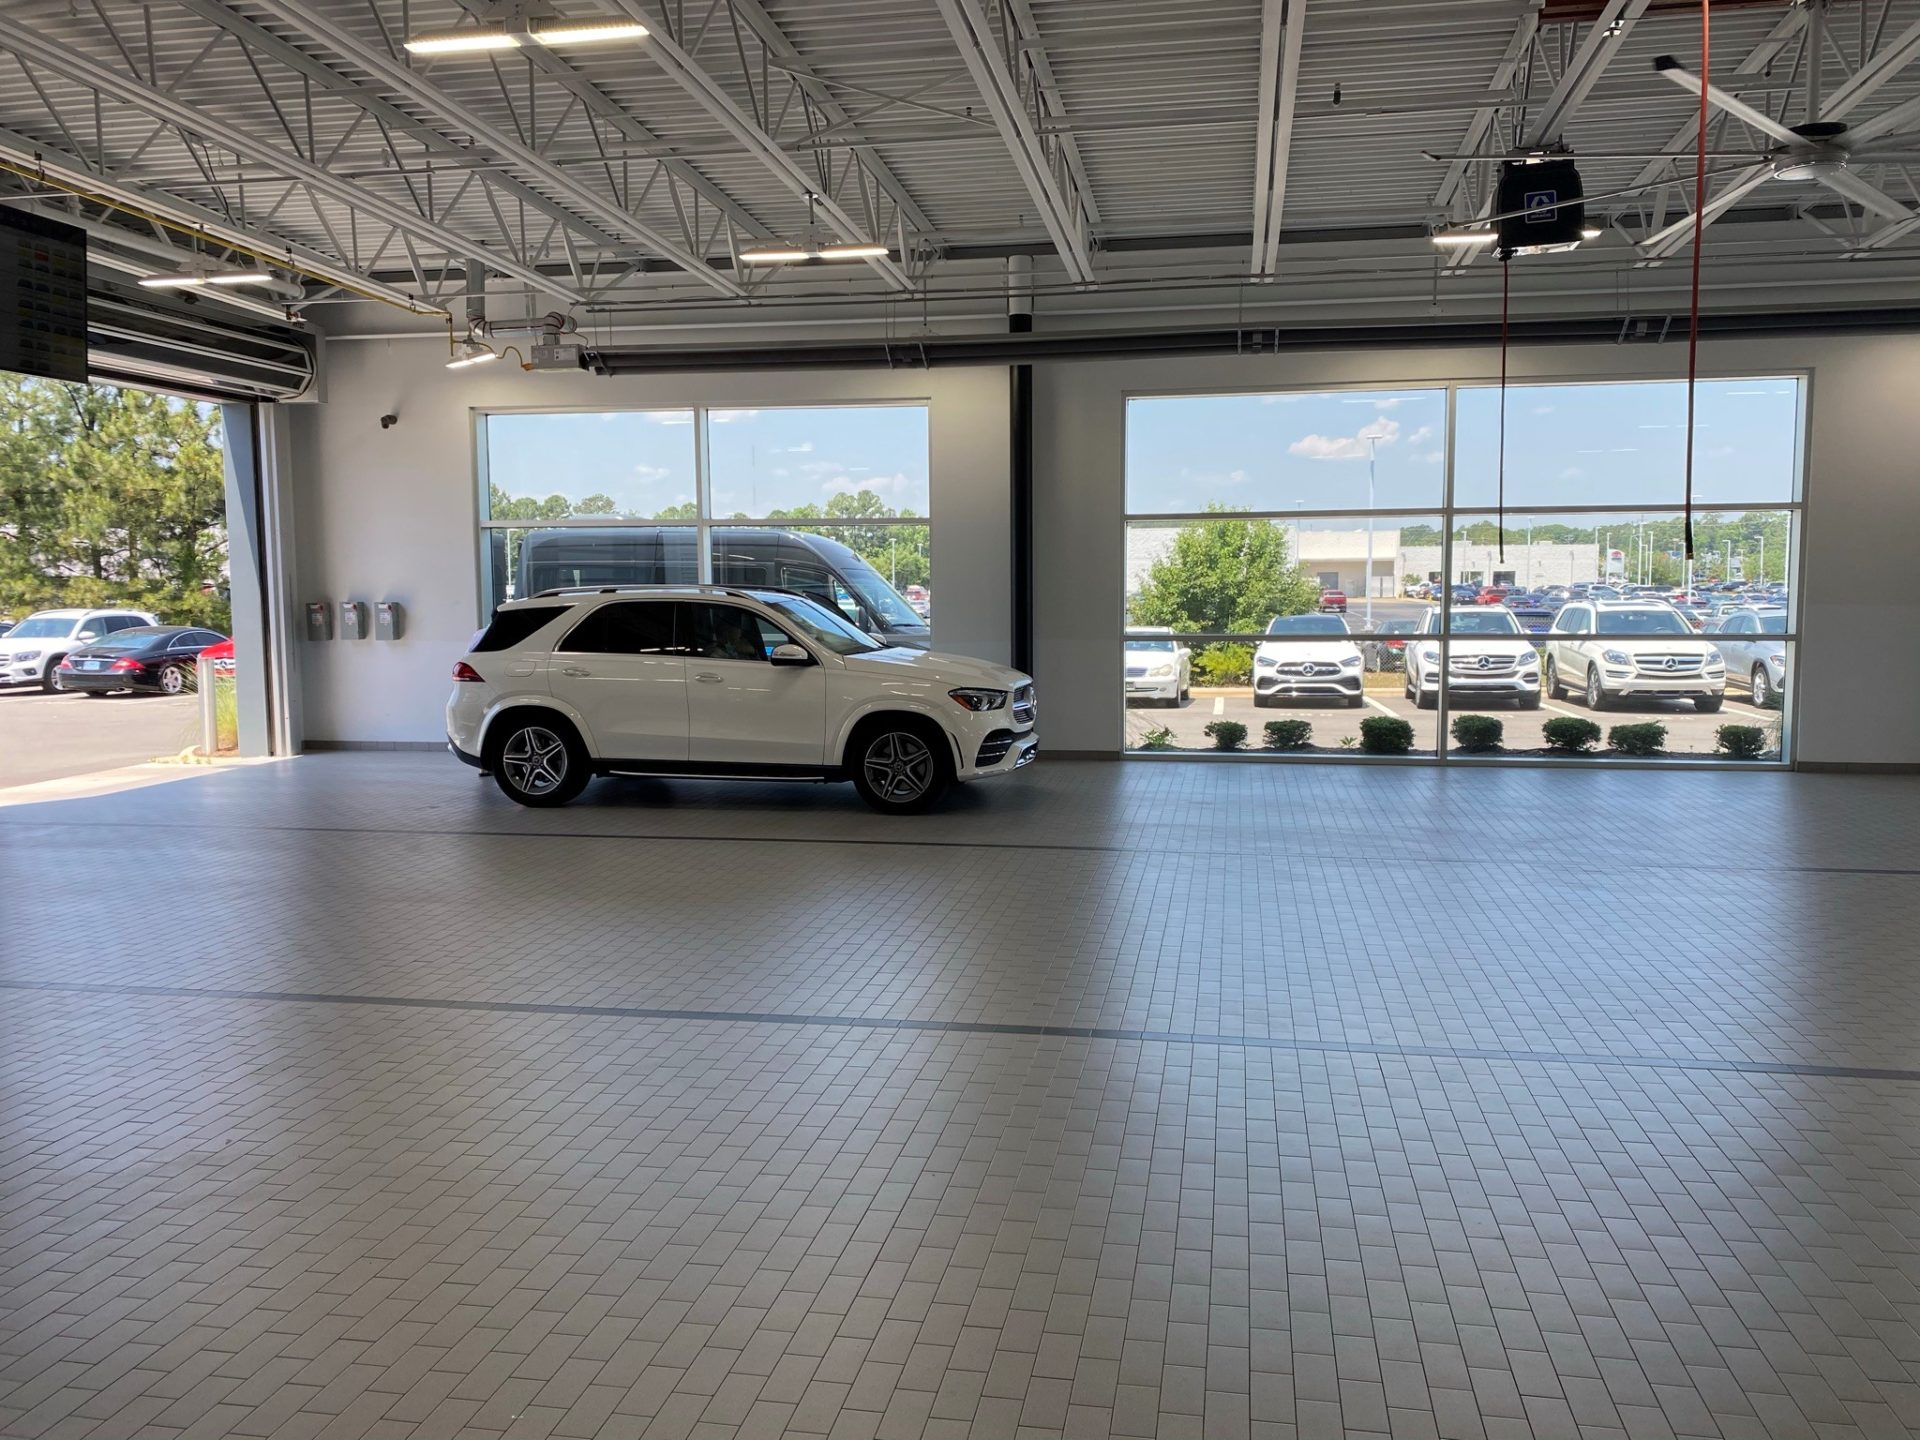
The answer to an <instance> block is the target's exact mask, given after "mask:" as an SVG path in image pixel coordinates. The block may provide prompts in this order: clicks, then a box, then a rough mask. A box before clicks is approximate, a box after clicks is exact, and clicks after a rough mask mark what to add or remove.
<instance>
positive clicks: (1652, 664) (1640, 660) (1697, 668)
mask: <svg viewBox="0 0 1920 1440" xmlns="http://www.w3.org/2000/svg"><path fill="white" fill-rule="evenodd" d="M1706 663H1707V662H1706V660H1705V658H1704V657H1702V656H1699V655H1636V656H1634V657H1633V668H1634V670H1635V671H1636V672H1637V673H1639V674H1641V675H1645V676H1647V677H1649V678H1651V679H1661V678H1664V677H1666V676H1669V675H1698V674H1699V673H1700V672H1701V671H1702V670H1703V669H1705V668H1706Z"/></svg>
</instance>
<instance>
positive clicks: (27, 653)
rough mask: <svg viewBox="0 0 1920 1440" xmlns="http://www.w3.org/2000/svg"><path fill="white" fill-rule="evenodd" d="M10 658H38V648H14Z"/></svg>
mask: <svg viewBox="0 0 1920 1440" xmlns="http://www.w3.org/2000/svg"><path fill="white" fill-rule="evenodd" d="M11 658H12V659H15V660H38V659H39V658H40V652H39V651H38V650H16V651H14V652H13V655H12V657H11Z"/></svg>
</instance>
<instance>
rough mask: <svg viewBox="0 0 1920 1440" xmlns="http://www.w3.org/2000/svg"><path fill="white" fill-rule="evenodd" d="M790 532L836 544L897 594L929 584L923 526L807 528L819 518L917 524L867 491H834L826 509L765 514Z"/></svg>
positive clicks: (906, 512) (817, 507)
mask: <svg viewBox="0 0 1920 1440" xmlns="http://www.w3.org/2000/svg"><path fill="white" fill-rule="evenodd" d="M767 518H768V519H769V520H777V521H780V522H783V524H784V525H785V526H786V527H787V528H789V529H795V530H802V531H805V532H806V533H807V534H810V535H823V536H825V537H826V538H827V539H829V540H838V541H839V542H840V543H841V544H842V545H845V546H846V547H847V548H848V549H850V550H852V551H853V552H854V554H856V555H858V556H859V557H860V558H861V559H863V560H865V561H866V562H867V563H868V564H869V565H871V566H873V568H874V569H875V570H878V571H879V572H880V574H881V575H883V576H884V577H885V578H886V579H887V581H888V582H889V583H890V584H891V585H893V587H894V588H895V589H896V590H904V589H905V588H906V587H907V586H909V585H929V586H930V584H931V580H930V573H931V560H932V556H931V554H930V539H931V536H930V533H929V530H928V528H927V526H925V525H924V524H921V525H880V524H873V525H810V524H808V523H807V522H808V521H817V520H874V521H879V520H896V519H897V520H918V519H919V518H920V517H919V516H918V515H916V514H915V513H914V512H913V511H912V510H895V509H892V508H891V507H889V506H888V504H887V502H886V501H884V500H882V499H881V498H880V497H879V496H878V495H876V494H874V493H873V491H871V490H857V491H846V490H842V491H838V492H836V493H835V494H834V495H833V496H832V497H831V498H829V499H828V501H827V503H826V505H825V506H821V505H818V504H815V503H811V502H810V503H808V504H805V505H795V506H792V507H791V508H789V509H786V510H774V511H771V512H769V514H768V516H767Z"/></svg>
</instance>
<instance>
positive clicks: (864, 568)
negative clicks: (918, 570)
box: [833, 547, 927, 630]
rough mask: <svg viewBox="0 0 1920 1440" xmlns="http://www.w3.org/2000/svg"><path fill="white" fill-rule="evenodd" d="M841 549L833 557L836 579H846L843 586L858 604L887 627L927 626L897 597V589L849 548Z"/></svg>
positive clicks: (911, 627)
mask: <svg viewBox="0 0 1920 1440" xmlns="http://www.w3.org/2000/svg"><path fill="white" fill-rule="evenodd" d="M842 551H843V553H841V554H839V555H836V556H834V557H833V565H834V568H835V569H837V570H838V571H839V572H840V578H841V579H842V580H844V581H846V582H847V588H848V589H849V590H851V591H853V593H854V594H855V595H858V596H859V597H860V603H861V604H862V605H864V606H866V607H867V613H868V614H870V615H872V616H873V618H874V619H875V620H878V621H879V622H880V623H881V624H883V625H885V626H886V627H887V629H889V630H925V629H926V628H927V622H926V621H924V620H922V619H921V618H920V612H919V611H917V610H915V609H914V608H913V607H912V606H911V605H909V604H908V603H907V602H906V601H905V600H903V599H901V598H900V592H899V591H897V590H895V589H894V588H893V587H892V586H891V585H889V584H888V583H887V582H886V580H885V579H884V578H883V577H882V576H881V574H880V572H879V571H878V570H876V569H874V568H873V566H871V565H869V564H868V563H867V562H866V561H865V560H863V559H861V558H860V556H859V555H857V554H856V553H855V552H853V551H852V550H847V549H845V548H844V547H842Z"/></svg>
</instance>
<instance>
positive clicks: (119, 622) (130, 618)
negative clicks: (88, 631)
mask: <svg viewBox="0 0 1920 1440" xmlns="http://www.w3.org/2000/svg"><path fill="white" fill-rule="evenodd" d="M146 623H147V622H146V621H145V620H143V619H141V617H140V616H138V615H109V616H108V617H107V629H108V630H109V631H114V630H134V629H138V628H139V627H140V626H142V625H144V624H146Z"/></svg>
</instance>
